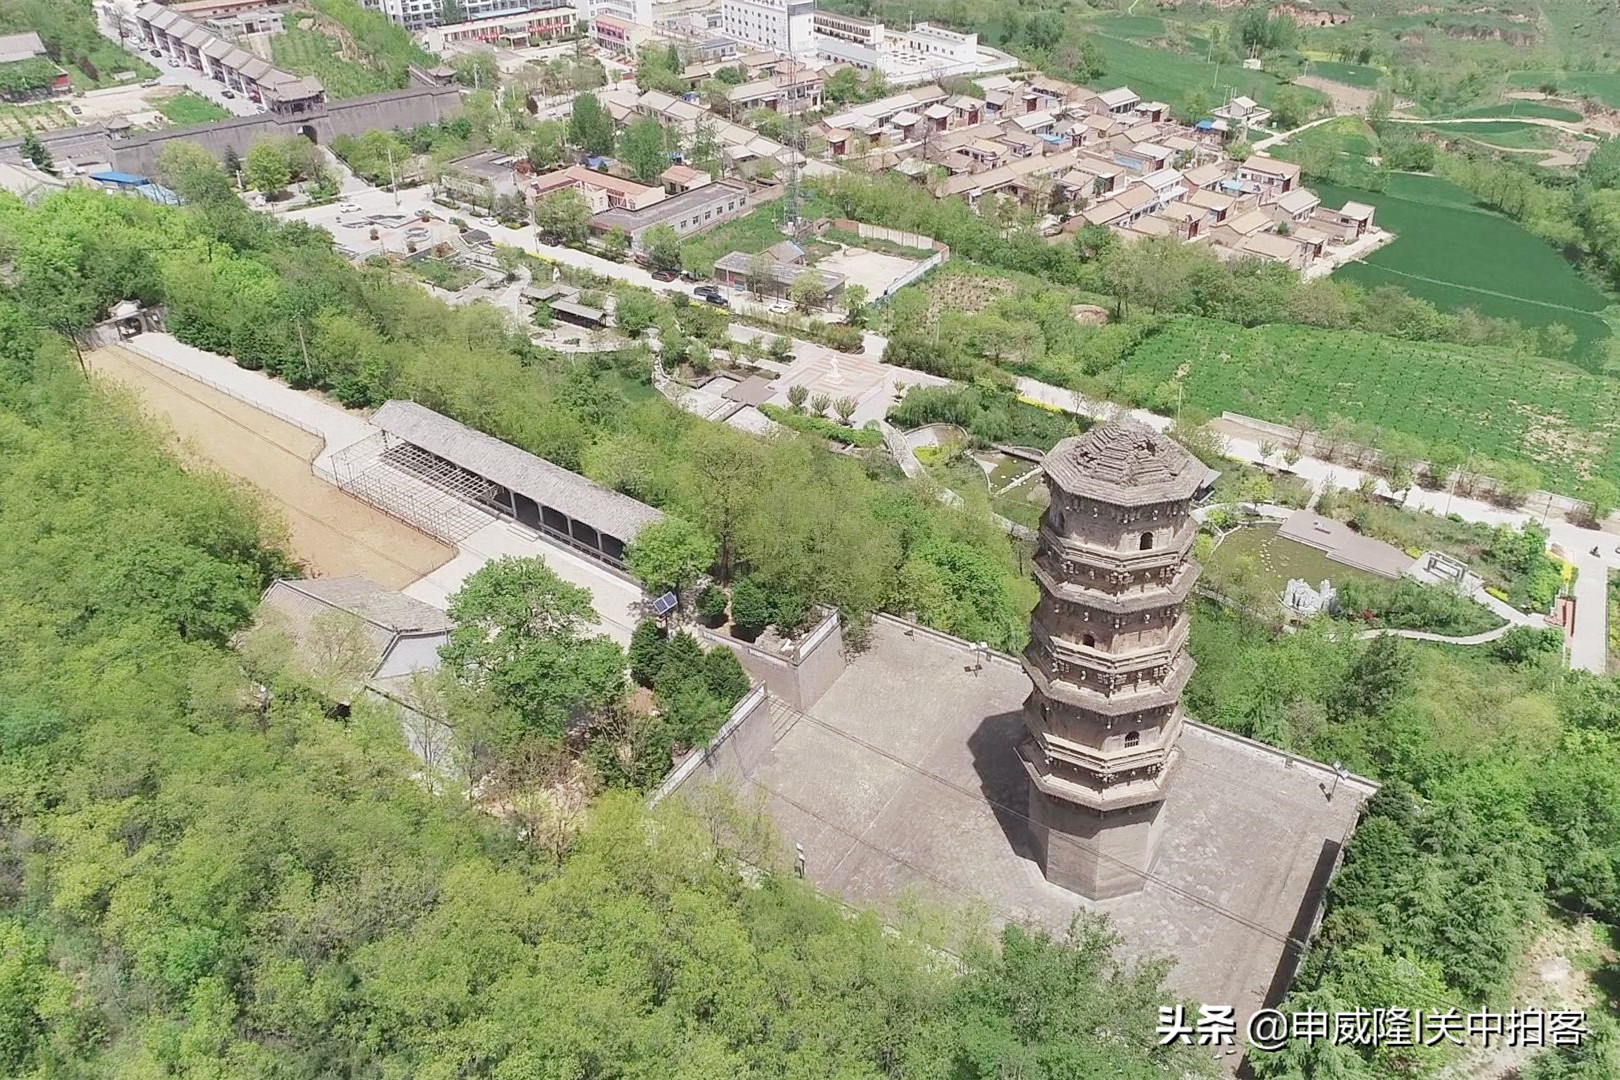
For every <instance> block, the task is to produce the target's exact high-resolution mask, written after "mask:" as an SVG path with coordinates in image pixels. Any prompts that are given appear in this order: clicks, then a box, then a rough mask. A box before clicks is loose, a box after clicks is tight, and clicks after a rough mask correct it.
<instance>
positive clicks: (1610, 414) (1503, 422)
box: [1125, 317, 1620, 491]
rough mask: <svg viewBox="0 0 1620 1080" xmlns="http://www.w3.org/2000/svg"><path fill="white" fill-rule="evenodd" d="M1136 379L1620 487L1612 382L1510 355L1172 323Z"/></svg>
mask: <svg viewBox="0 0 1620 1080" xmlns="http://www.w3.org/2000/svg"><path fill="white" fill-rule="evenodd" d="M1125 370H1126V374H1127V375H1129V376H1134V377H1145V378H1147V379H1149V380H1152V381H1154V382H1169V381H1171V380H1174V379H1176V378H1177V373H1178V372H1179V371H1184V372H1185V375H1184V376H1183V377H1181V385H1182V386H1183V388H1184V389H1185V392H1186V399H1187V401H1189V402H1194V403H1196V404H1198V405H1199V406H1200V407H1202V408H1205V409H1208V410H1210V411H1211V412H1216V413H1219V412H1221V411H1223V410H1230V411H1232V412H1238V413H1243V414H1245V415H1248V416H1254V417H1258V418H1260V419H1262V420H1270V421H1272V422H1274V423H1282V424H1287V423H1290V422H1292V420H1293V418H1294V417H1296V416H1299V415H1301V414H1304V415H1306V416H1309V417H1311V418H1312V419H1313V420H1315V421H1316V422H1317V423H1318V424H1319V425H1322V424H1326V423H1328V422H1329V420H1330V418H1331V417H1334V416H1344V417H1349V418H1351V419H1353V420H1356V421H1360V422H1364V423H1368V424H1373V425H1376V426H1378V427H1381V428H1383V429H1384V430H1386V431H1400V432H1405V433H1407V434H1409V435H1414V436H1416V437H1418V438H1420V439H1422V440H1424V441H1425V442H1426V443H1429V444H1431V445H1433V444H1438V443H1450V444H1453V445H1455V446H1458V447H1462V448H1466V449H1470V450H1473V451H1474V452H1476V453H1478V454H1481V455H1484V456H1486V457H1490V458H1496V459H1499V460H1518V461H1524V462H1527V463H1529V464H1532V465H1534V466H1535V467H1536V468H1537V469H1539V470H1540V471H1541V474H1542V479H1543V481H1544V483H1546V484H1547V485H1548V486H1550V487H1553V488H1555V489H1562V490H1566V491H1567V490H1570V489H1571V488H1572V487H1573V485H1574V484H1575V482H1576V479H1577V477H1581V476H1585V475H1588V474H1592V473H1596V474H1599V475H1603V476H1606V477H1608V478H1609V479H1611V480H1615V481H1620V440H1617V439H1616V433H1617V431H1620V395H1617V394H1616V393H1615V389H1616V384H1615V382H1614V381H1613V380H1612V379H1609V378H1606V377H1604V376H1601V375H1593V374H1591V373H1590V372H1587V371H1583V370H1581V369H1580V368H1577V367H1575V366H1573V365H1571V364H1565V363H1561V362H1559V361H1556V360H1548V359H1544V358H1540V357H1527V356H1522V355H1519V354H1517V353H1512V352H1509V351H1507V350H1505V349H1492V348H1466V347H1463V346H1456V345H1441V344H1433V343H1429V342H1411V341H1400V340H1397V339H1394V338H1386V337H1382V336H1380V335H1377V334H1364V333H1360V332H1357V331H1347V330H1320V329H1317V328H1314V327H1307V326H1293V325H1287V326H1281V325H1279V326H1261V327H1255V328H1252V329H1245V328H1243V327H1240V326H1237V325H1234V324H1232V323H1225V322H1218V321H1216V320H1212V319H1197V318H1191V317H1185V318H1179V319H1174V320H1172V321H1171V322H1170V323H1169V324H1168V325H1167V327H1166V329H1164V330H1163V331H1161V332H1160V333H1158V334H1155V335H1154V336H1153V337H1151V338H1149V339H1148V340H1146V341H1144V342H1143V343H1142V344H1141V345H1139V346H1138V347H1137V348H1136V350H1135V351H1134V352H1132V353H1131V355H1130V357H1129V358H1128V359H1127V360H1126V365H1125Z"/></svg>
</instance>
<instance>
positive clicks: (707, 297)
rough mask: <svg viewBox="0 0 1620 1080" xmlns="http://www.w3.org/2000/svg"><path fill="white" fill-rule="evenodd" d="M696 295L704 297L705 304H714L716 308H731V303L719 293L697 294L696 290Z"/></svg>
mask: <svg viewBox="0 0 1620 1080" xmlns="http://www.w3.org/2000/svg"><path fill="white" fill-rule="evenodd" d="M694 293H695V294H696V295H699V296H702V297H703V301H704V303H707V304H713V305H714V306H715V307H723V308H728V307H730V306H731V301H730V300H727V299H726V298H725V297H723V296H721V295H720V294H719V293H717V292H706V293H696V290H694Z"/></svg>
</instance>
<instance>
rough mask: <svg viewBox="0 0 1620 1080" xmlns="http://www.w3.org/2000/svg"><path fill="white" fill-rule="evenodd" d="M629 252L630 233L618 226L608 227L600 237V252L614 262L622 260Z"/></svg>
mask: <svg viewBox="0 0 1620 1080" xmlns="http://www.w3.org/2000/svg"><path fill="white" fill-rule="evenodd" d="M629 252H630V234H629V233H627V232H625V231H624V230H623V229H621V228H619V227H618V226H614V227H613V228H611V229H609V230H608V232H607V235H606V236H604V237H603V238H602V254H603V255H604V256H605V257H607V258H609V259H611V260H613V261H614V262H622V261H623V260H624V257H625V255H627V254H629Z"/></svg>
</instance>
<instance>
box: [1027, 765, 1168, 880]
mask: <svg viewBox="0 0 1620 1080" xmlns="http://www.w3.org/2000/svg"><path fill="white" fill-rule="evenodd" d="M1163 808H1164V803H1163V802H1151V803H1146V804H1144V805H1141V806H1130V807H1125V808H1122V809H1119V810H1093V809H1091V808H1089V807H1085V806H1079V805H1077V804H1075V803H1072V802H1069V801H1068V800H1066V799H1059V798H1054V797H1053V796H1051V795H1048V794H1046V793H1045V792H1043V791H1041V790H1040V789H1039V788H1037V787H1035V786H1034V785H1033V784H1032V785H1031V786H1030V789H1029V820H1030V826H1029V828H1030V840H1031V842H1032V844H1033V846H1034V849H1035V859H1036V861H1037V862H1038V863H1039V864H1040V867H1041V873H1043V874H1045V875H1046V880H1047V881H1050V882H1051V883H1052V884H1054V885H1057V886H1060V887H1061V888H1065V889H1068V890H1069V891H1070V892H1073V893H1079V894H1080V895H1081V896H1084V897H1085V898H1087V899H1088V900H1107V899H1109V898H1111V897H1115V896H1126V895H1129V894H1130V893H1134V892H1140V891H1141V889H1142V887H1143V886H1144V885H1146V884H1147V874H1149V873H1151V872H1152V870H1153V864H1154V861H1155V858H1156V856H1157V855H1158V849H1159V839H1160V837H1161V836H1162V835H1163V833H1164V817H1165V816H1164V815H1163V814H1162V813H1160V811H1161V810H1162V809H1163Z"/></svg>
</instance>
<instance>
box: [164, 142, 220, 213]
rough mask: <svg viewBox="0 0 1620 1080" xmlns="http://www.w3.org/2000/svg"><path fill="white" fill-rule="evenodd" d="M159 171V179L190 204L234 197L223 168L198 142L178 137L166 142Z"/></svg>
mask: <svg viewBox="0 0 1620 1080" xmlns="http://www.w3.org/2000/svg"><path fill="white" fill-rule="evenodd" d="M156 172H157V176H158V179H159V180H161V181H163V183H164V184H165V185H167V186H168V187H169V188H171V189H173V191H174V192H175V194H177V195H179V196H180V197H181V198H182V199H184V200H185V201H186V202H188V203H206V202H217V201H220V200H222V199H230V198H232V197H233V196H232V193H231V182H230V181H229V180H228V179H226V176H225V174H224V173H223V172H221V171H220V168H219V165H218V164H217V163H216V162H215V161H214V156H213V155H212V154H210V153H209V152H208V151H206V150H204V149H203V148H202V147H200V146H198V145H196V144H195V143H189V142H182V141H180V140H178V139H176V140H173V141H171V142H168V143H166V144H165V145H164V147H163V152H162V153H160V154H159V155H158V162H157V169H156Z"/></svg>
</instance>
